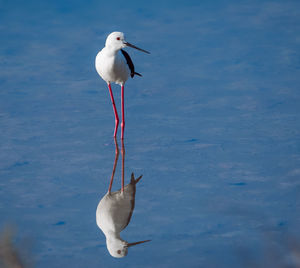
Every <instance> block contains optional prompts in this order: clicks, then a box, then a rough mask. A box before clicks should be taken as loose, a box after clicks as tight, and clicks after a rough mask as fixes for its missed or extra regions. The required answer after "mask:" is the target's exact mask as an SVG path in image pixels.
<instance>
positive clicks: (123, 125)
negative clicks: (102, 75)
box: [121, 84, 125, 140]
mask: <svg viewBox="0 0 300 268" xmlns="http://www.w3.org/2000/svg"><path fill="white" fill-rule="evenodd" d="M121 106H122V123H121V131H122V132H121V139H122V140H123V139H124V129H125V113H124V84H122V86H121Z"/></svg>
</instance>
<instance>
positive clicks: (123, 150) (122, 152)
mask: <svg viewBox="0 0 300 268" xmlns="http://www.w3.org/2000/svg"><path fill="white" fill-rule="evenodd" d="M121 143H122V148H121V155H122V192H124V170H125V146H124V141H123V140H121Z"/></svg>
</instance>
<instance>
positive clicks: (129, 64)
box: [121, 49, 142, 78]
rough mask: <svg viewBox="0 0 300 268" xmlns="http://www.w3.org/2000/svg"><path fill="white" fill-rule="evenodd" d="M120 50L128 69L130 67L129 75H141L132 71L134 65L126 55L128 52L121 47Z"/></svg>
mask: <svg viewBox="0 0 300 268" xmlns="http://www.w3.org/2000/svg"><path fill="white" fill-rule="evenodd" d="M121 52H122V54H123V56H124V57H125V59H126V62H127V64H128V67H129V69H130V76H131V77H132V78H133V77H134V75H135V74H136V75H139V76H142V75H141V74H139V73H136V72H135V71H134V65H133V62H132V60H131V58H130V56H129V55H128V53H127V52H126V51H125V50H123V49H121Z"/></svg>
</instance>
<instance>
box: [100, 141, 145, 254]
mask: <svg viewBox="0 0 300 268" xmlns="http://www.w3.org/2000/svg"><path fill="white" fill-rule="evenodd" d="M115 144H116V155H115V162H114V166H113V172H112V176H111V180H110V184H109V188H108V192H107V193H106V195H105V196H104V197H103V198H102V199H101V200H100V202H99V204H98V207H97V211H96V221H97V225H98V226H99V228H100V229H101V230H102V232H103V233H104V235H105V237H106V246H107V249H108V251H109V253H110V255H112V256H113V257H116V258H122V257H124V256H126V255H127V251H128V247H130V246H134V245H138V244H141V243H144V242H148V241H150V240H144V241H139V242H135V243H128V242H127V241H125V240H123V239H122V238H121V237H120V232H121V231H122V230H123V229H124V228H125V227H126V226H127V225H128V224H129V222H130V220H131V216H132V213H133V210H134V205H135V191H136V184H137V183H138V182H139V181H140V179H141V178H142V176H140V177H138V178H137V179H135V178H134V174H133V173H132V174H131V180H130V183H129V184H128V185H126V186H124V157H125V150H124V144H123V143H122V151H121V152H122V160H123V161H122V188H121V189H120V190H119V191H116V192H111V188H112V183H113V178H114V174H115V170H116V165H117V161H118V157H119V148H118V144H117V142H116V140H115Z"/></svg>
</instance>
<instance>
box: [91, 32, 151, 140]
mask: <svg viewBox="0 0 300 268" xmlns="http://www.w3.org/2000/svg"><path fill="white" fill-rule="evenodd" d="M125 47H131V48H135V49H137V50H139V51H142V52H144V53H147V54H150V52H148V51H146V50H144V49H141V48H138V47H136V46H134V45H132V44H130V43H128V42H127V41H126V40H125V35H124V33H122V32H112V33H110V34H109V35H108V36H107V38H106V42H105V47H104V48H103V49H102V50H101V51H99V53H98V54H97V56H96V59H95V67H96V70H97V72H98V74H99V75H100V77H101V78H102V79H103V80H104V81H105V82H106V83H107V86H108V89H109V94H110V98H111V102H112V105H113V110H114V114H115V130H114V137H116V135H117V131H118V126H119V116H118V112H117V108H116V105H115V101H114V96H113V92H112V89H111V83H116V84H118V85H120V86H121V109H122V122H121V139H122V140H123V139H124V129H125V114H124V85H125V82H126V81H127V79H128V77H129V75H130V76H131V78H133V77H134V75H138V76H142V75H141V74H140V73H137V72H135V68H134V65H133V62H132V60H131V58H130V56H129V54H128V53H127V52H126V51H125V50H124V49H123V48H125Z"/></svg>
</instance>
